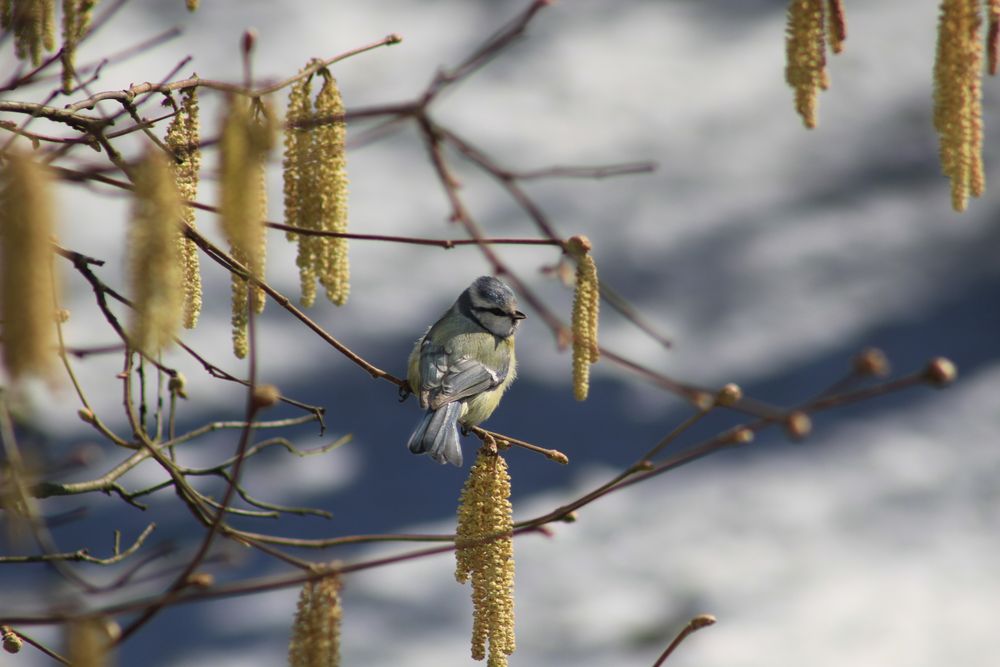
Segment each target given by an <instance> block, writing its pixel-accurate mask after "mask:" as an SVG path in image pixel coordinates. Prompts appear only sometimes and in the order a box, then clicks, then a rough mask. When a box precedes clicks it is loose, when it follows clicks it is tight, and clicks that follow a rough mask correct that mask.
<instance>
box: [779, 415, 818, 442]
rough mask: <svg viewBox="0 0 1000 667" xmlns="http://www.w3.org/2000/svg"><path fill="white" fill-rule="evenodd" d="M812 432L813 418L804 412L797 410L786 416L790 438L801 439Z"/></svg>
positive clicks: (787, 431)
mask: <svg viewBox="0 0 1000 667" xmlns="http://www.w3.org/2000/svg"><path fill="white" fill-rule="evenodd" d="M810 432H812V419H810V418H809V415H807V414H806V413H804V412H800V411H798V410H796V411H795V412H791V413H789V414H788V416H787V417H785V433H787V434H788V437H789V438H792V439H794V440H801V439H802V438H804V437H806V436H807V435H809V433H810Z"/></svg>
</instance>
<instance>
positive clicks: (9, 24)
mask: <svg viewBox="0 0 1000 667" xmlns="http://www.w3.org/2000/svg"><path fill="white" fill-rule="evenodd" d="M2 2H3V4H2V5H0V28H4V29H10V30H12V31H13V33H14V51H15V53H16V54H17V57H18V58H20V59H21V60H29V59H30V60H31V63H32V64H33V65H39V64H41V62H42V51H43V50H45V51H51V50H52V49H54V48H55V15H56V5H55V0H2Z"/></svg>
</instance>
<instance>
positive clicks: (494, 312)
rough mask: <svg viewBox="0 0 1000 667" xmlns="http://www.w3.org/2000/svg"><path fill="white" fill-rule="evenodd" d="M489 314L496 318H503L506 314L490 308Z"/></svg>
mask: <svg viewBox="0 0 1000 667" xmlns="http://www.w3.org/2000/svg"><path fill="white" fill-rule="evenodd" d="M490 312H491V313H493V314H494V315H496V316H497V317H504V316H505V315H507V313H505V312H504V311H502V310H500V309H499V308H490Z"/></svg>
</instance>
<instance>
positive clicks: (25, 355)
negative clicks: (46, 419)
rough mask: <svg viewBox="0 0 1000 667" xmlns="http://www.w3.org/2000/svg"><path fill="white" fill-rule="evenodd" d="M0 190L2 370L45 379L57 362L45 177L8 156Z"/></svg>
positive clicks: (26, 161) (28, 162) (27, 161)
mask: <svg viewBox="0 0 1000 667" xmlns="http://www.w3.org/2000/svg"><path fill="white" fill-rule="evenodd" d="M0 188H2V189H0V321H2V335H0V338H2V339H3V340H2V343H3V347H2V349H3V363H4V367H5V368H6V369H7V372H8V373H9V374H10V375H11V377H13V378H18V377H21V376H24V375H34V376H38V377H43V378H46V379H51V378H52V377H53V376H52V373H53V371H54V370H55V363H54V362H55V361H56V359H57V357H56V310H57V307H56V303H57V297H56V293H55V287H56V286H55V284H54V281H55V278H54V274H53V272H54V271H55V267H54V266H53V261H52V260H53V248H52V234H53V229H54V228H53V213H52V200H53V198H54V196H55V195H54V193H53V192H52V184H51V175H50V174H49V172H48V170H47V169H45V168H44V167H43V166H41V165H40V164H38V163H37V162H35V161H34V160H32V159H31V158H30V157H28V156H25V155H21V154H18V153H11V154H9V155H8V156H7V161H6V164H5V165H4V167H3V171H2V172H0Z"/></svg>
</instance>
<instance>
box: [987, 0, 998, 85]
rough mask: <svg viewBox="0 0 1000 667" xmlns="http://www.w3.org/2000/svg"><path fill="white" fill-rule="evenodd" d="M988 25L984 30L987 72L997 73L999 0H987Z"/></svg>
mask: <svg viewBox="0 0 1000 667" xmlns="http://www.w3.org/2000/svg"><path fill="white" fill-rule="evenodd" d="M986 6H987V11H988V15H989V27H988V28H987V31H986V35H987V37H986V53H987V58H988V60H989V67H988V69H989V72H990V74H991V75H995V74H996V73H997V59H998V58H997V56H998V54H1000V0H987V4H986Z"/></svg>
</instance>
